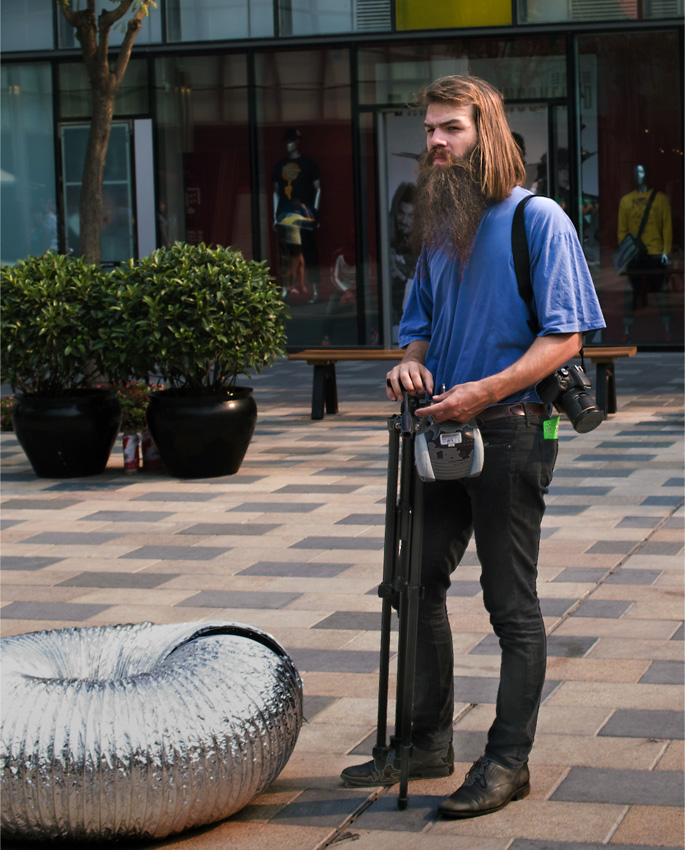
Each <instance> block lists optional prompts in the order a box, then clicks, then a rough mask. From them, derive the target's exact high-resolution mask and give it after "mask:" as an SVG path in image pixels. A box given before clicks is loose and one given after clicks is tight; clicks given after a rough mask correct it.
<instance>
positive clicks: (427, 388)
mask: <svg viewBox="0 0 685 850" xmlns="http://www.w3.org/2000/svg"><path fill="white" fill-rule="evenodd" d="M427 350H428V342H427V341H424V340H416V341H415V342H410V343H409V345H408V346H407V352H406V354H405V355H404V357H403V358H402V360H401V361H400V362H399V363H398V364H397V366H394V367H393V368H392V369H391V370H390V371H389V372H388V374H387V375H386V376H385V377H386V384H385V392H386V394H387V396H388V398H389V399H390V401H399V399H401V398H402V390H403V389H405V390H406V391H407V392H409V393H412V394H413V395H421V393H423V392H426V393H428V394H429V395H430V394H431V393H432V392H433V375H432V374H431V373H430V372H429V371H428V369H427V368H426V367H425V366H424V365H423V361H424V359H425V356H426V351H427Z"/></svg>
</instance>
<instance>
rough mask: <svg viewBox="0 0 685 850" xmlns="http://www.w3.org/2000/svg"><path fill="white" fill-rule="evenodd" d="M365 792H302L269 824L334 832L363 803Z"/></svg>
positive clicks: (350, 790)
mask: <svg viewBox="0 0 685 850" xmlns="http://www.w3.org/2000/svg"><path fill="white" fill-rule="evenodd" d="M368 795H369V792H368V789H367V790H363V789H362V790H359V791H357V790H356V789H354V788H341V789H340V790H339V791H337V790H332V789H331V790H325V791H311V790H308V791H304V792H303V793H302V794H300V796H299V797H298V798H297V799H296V800H295V802H293V803H290V805H289V806H286V807H285V808H284V809H281V811H280V812H278V814H277V815H276V816H275V817H273V818H272V819H271V821H270V823H273V824H290V825H293V826H318V827H324V826H325V827H328V828H330V829H334V828H336V827H338V826H340V824H341V823H342V822H343V821H344V820H345V819H346V818H348V817H349V816H350V815H352V814H353V813H354V812H355V811H356V809H357V808H358V807H359V806H360V805H361V804H362V803H363V802H364V800H366V798H367V797H368Z"/></svg>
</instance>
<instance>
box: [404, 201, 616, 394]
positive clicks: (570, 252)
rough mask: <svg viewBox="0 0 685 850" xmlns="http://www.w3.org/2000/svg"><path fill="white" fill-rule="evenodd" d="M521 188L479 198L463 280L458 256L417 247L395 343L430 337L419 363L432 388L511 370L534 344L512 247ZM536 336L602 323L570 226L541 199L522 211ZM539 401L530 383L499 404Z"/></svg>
mask: <svg viewBox="0 0 685 850" xmlns="http://www.w3.org/2000/svg"><path fill="white" fill-rule="evenodd" d="M528 194H530V193H529V192H528V191H527V190H525V189H521V188H520V187H517V188H515V189H514V190H513V191H512V193H511V195H510V196H509V197H508V198H506V199H505V200H504V201H501V202H499V203H492V204H488V205H487V207H486V209H485V212H484V214H483V218H482V220H481V222H480V225H479V227H478V231H477V233H476V236H475V239H474V242H473V250H472V252H471V256H470V258H469V261H468V263H467V264H466V267H465V268H464V273H463V276H462V275H461V268H460V262H459V260H458V259H457V258H455V257H448V256H447V255H446V254H445V252H444V251H442V250H441V249H434V248H431V249H426V248H424V249H423V251H422V252H421V255H420V257H419V261H418V264H417V267H416V275H415V277H414V282H413V284H412V289H411V293H410V295H409V300H408V301H407V306H406V309H405V311H404V314H403V316H402V321H401V323H400V333H399V342H400V345H401V346H402V347H404V346H407V345H408V344H409V343H410V342H413V341H415V340H429V341H430V345H429V347H428V351H427V354H426V361H425V363H426V366H427V368H428V369H429V370H430V372H431V373H432V375H433V378H434V380H435V388H436V389H435V390H434V392H436V393H438V392H440V388H441V387H442V385H443V384H444V385H445V387H446V388H447V389H450V388H451V387H453V386H455V385H456V384H463V383H466V382H467V381H478V380H480V379H481V378H487V377H489V376H490V375H494V374H496V373H498V372H501V371H502V370H503V369H506V368H507V367H508V366H511V364H512V363H514V362H515V361H516V360H518V359H519V358H520V357H522V356H523V355H524V354H525V352H526V351H527V350H528V349H529V348H530V346H531V345H532V344H533V341H534V340H535V334H534V333H533V331H531V330H530V328H529V326H528V319H529V318H530V310H529V307H528V304H527V303H526V302H525V301H524V300H523V299H522V298H521V296H520V295H519V291H518V284H517V282H516V273H515V271H514V258H513V254H512V250H511V225H512V221H513V217H514V210H515V209H516V206H517V204H518V203H519V201H520V200H521V199H522V198H524V197H525V196H526V195H528ZM525 222H526V234H527V237H528V246H529V254H530V273H531V281H532V284H533V293H534V296H533V297H534V304H533V309H534V310H535V314H536V315H537V319H538V323H539V325H540V328H541V330H540V332H539V336H545V335H547V334H555V333H573V332H575V331H589V330H593V329H595V328H603V327H606V325H605V323H604V318H603V316H602V311H601V309H600V306H599V302H598V300H597V295H596V293H595V287H594V284H593V282H592V278H591V276H590V272H589V270H588V267H587V263H586V261H585V257H584V255H583V251H582V248H581V247H580V243H579V242H578V237H577V235H576V231H575V229H574V227H573V224H572V222H571V220H570V219H569V217H568V216H567V215H566V213H565V212H564V211H563V210H562V209H561V207H560V206H559V205H558V204H557V203H556V202H555V201H553V200H551V199H550V198H545V197H542V196H540V197H538V198H536V199H535V200H533V201H530V202H529V203H528V205H527V206H526V213H525ZM513 401H539V398H538V396H537V394H536V392H535V389H534V388H533V387H529V388H528V389H524V390H521V391H520V392H517V393H515V394H513V395H511V396H509V397H508V398H506V399H502V401H501V402H500V403H501V404H503V403H505V402H506V403H511V402H513Z"/></svg>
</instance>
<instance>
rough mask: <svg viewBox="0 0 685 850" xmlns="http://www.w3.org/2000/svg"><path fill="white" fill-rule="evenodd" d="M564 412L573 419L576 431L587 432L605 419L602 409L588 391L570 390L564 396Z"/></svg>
mask: <svg viewBox="0 0 685 850" xmlns="http://www.w3.org/2000/svg"><path fill="white" fill-rule="evenodd" d="M563 408H564V413H565V414H566V415H567V416H568V418H569V419H570V420H571V424H572V425H573V428H574V430H575V431H577V432H578V433H579V434H587V433H588V432H589V431H594V429H595V428H596V427H597V426H598V425H600V424H601V423H602V422H603V421H604V413H603V411H601V410H600V409H599V408H598V407H597V405H596V404H595V403H594V401H593V400H592V399H591V398H590V396H589V395H588V394H587V393H579V392H575V393H574V392H573V391H571V392H568V393H566V394H565V395H564V398H563Z"/></svg>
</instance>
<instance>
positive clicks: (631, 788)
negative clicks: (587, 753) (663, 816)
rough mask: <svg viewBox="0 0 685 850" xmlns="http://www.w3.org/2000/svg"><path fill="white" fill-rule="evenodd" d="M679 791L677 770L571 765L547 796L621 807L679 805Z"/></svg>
mask: <svg viewBox="0 0 685 850" xmlns="http://www.w3.org/2000/svg"><path fill="white" fill-rule="evenodd" d="M683 792H685V787H684V784H683V774H682V773H680V772H677V773H676V772H673V771H658V770H610V769H608V768H595V767H573V768H571V772H570V773H569V774H568V776H567V777H566V778H565V779H564V780H563V782H562V783H561V785H560V786H559V787H558V788H557V790H556V791H555V792H554V793H553V794H552V796H551V797H550V799H551V800H555V801H564V802H569V803H616V804H619V805H624V806H682V804H683Z"/></svg>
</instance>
